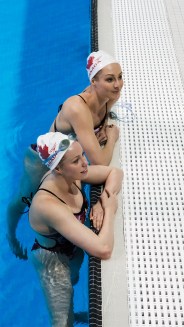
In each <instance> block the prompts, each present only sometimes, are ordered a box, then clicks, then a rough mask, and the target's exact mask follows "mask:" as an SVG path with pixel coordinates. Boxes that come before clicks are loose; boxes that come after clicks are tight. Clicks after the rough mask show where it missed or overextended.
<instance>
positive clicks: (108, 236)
mask: <svg viewBox="0 0 184 327" xmlns="http://www.w3.org/2000/svg"><path fill="white" fill-rule="evenodd" d="M114 216H115V213H114V212H113V211H112V210H111V209H110V208H108V209H105V214H104V220H103V225H102V228H101V230H100V232H99V234H98V237H99V239H100V241H101V242H102V244H103V245H104V246H106V247H107V259H108V258H109V257H110V256H111V253H112V250H113V245H114Z"/></svg>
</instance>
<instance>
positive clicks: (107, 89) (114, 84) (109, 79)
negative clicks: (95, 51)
mask: <svg viewBox="0 0 184 327" xmlns="http://www.w3.org/2000/svg"><path fill="white" fill-rule="evenodd" d="M93 84H94V85H95V86H96V90H97V92H98V94H99V95H100V96H101V97H104V98H108V100H112V101H117V100H118V99H119V97H120V92H121V89H122V87H123V78H122V70H121V66H120V65H119V64H116V63H113V64H109V65H107V66H105V67H104V68H103V69H101V70H100V71H99V72H98V73H97V74H96V76H95V78H94V81H93Z"/></svg>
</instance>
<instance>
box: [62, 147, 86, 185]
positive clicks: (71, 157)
mask: <svg viewBox="0 0 184 327" xmlns="http://www.w3.org/2000/svg"><path fill="white" fill-rule="evenodd" d="M59 166H60V169H61V170H62V174H63V176H64V177H67V178H69V179H74V180H83V179H84V178H85V177H86V175H87V173H88V164H87V160H86V158H85V156H84V152H83V149H82V147H81V145H80V144H79V142H77V141H75V142H74V143H72V145H71V146H70V148H69V149H68V151H67V152H66V154H65V155H64V157H63V160H62V162H61V164H60V165H59Z"/></svg>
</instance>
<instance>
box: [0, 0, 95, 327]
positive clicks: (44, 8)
mask: <svg viewBox="0 0 184 327" xmlns="http://www.w3.org/2000/svg"><path fill="white" fill-rule="evenodd" d="M0 21H1V34H0V49H1V51H0V104H1V110H0V124H1V128H0V137H1V142H0V153H1V160H0V171H1V176H0V185H1V197H0V198H1V203H0V210H1V219H0V228H1V233H0V245H1V256H0V280H1V293H0V325H1V326H3V327H6V326H7V327H9V326H11V327H14V326H15V327H25V326H27V327H29V326H36V327H39V326H40V327H41V326H45V327H47V326H49V322H48V313H47V309H46V307H45V302H44V298H43V295H42V291H41V288H40V286H39V283H38V279H37V275H36V272H35V271H34V268H33V267H32V265H31V263H30V262H29V261H22V260H19V259H16V258H15V256H14V255H13V254H12V253H11V251H10V249H9V246H8V243H7V241H6V208H7V204H8V202H9V201H10V199H11V197H12V196H13V194H14V193H15V192H16V188H17V185H18V181H19V178H20V175H21V171H22V160H23V156H24V151H25V149H26V148H27V146H28V145H29V144H30V143H34V142H35V140H36V138H37V136H38V135H39V134H42V133H44V132H47V131H48V129H49V127H50V124H51V122H52V121H53V119H54V117H55V116H56V113H57V107H58V105H59V104H60V103H62V102H63V101H64V100H65V99H66V98H67V97H68V96H70V95H73V94H77V93H78V92H80V91H81V90H82V89H83V88H85V87H86V86H87V84H88V78H87V73H86V70H85V65H86V58H87V56H88V54H89V52H90V1H89V0H85V1H84V0H75V1H74V0H72V1H70V2H69V1H66V0H62V1H60V0H52V1H49V0H45V1H43V0H40V1H36V0H31V1H28V0H19V1H12V0H1V1H0ZM18 237H19V238H20V239H21V241H22V243H23V244H24V246H26V247H28V248H30V246H31V244H32V242H33V239H34V234H33V232H32V231H31V230H30V228H29V224H28V219H27V215H24V216H23V217H22V220H21V223H20V224H19V228H18ZM80 275H81V276H82V278H81V280H82V282H80V283H82V285H81V284H79V285H77V286H76V289H75V293H76V295H75V311H76V312H78V311H87V310H88V294H87V284H88V277H87V258H85V262H84V264H83V266H82V269H81V271H80ZM77 326H80V324H77Z"/></svg>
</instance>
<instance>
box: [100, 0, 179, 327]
mask: <svg viewBox="0 0 184 327" xmlns="http://www.w3.org/2000/svg"><path fill="white" fill-rule="evenodd" d="M147 1H149V4H150V7H151V8H154V6H153V7H152V6H151V5H152V4H154V1H155V0H147ZM117 2H118V1H117ZM139 2H141V0H136V3H139ZM114 3H116V2H115V1H114ZM132 3H133V1H132ZM163 4H164V10H165V13H166V16H167V20H168V23H169V28H170V35H171V37H172V42H173V46H174V51H175V57H176V59H177V63H178V68H179V72H180V77H181V80H182V82H184V1H183V0H163ZM111 15H112V9H111V0H98V26H99V48H100V49H103V50H105V51H107V52H109V53H112V54H114V46H113V44H114V41H115V40H114V36H113V33H112V17H111ZM167 35H168V34H166V37H167ZM170 35H169V37H170ZM169 60H171V59H169ZM173 76H174V74H173ZM177 78H178V76H177ZM171 82H172V81H171ZM174 82H175V81H174ZM173 84H175V83H173ZM176 84H177V83H176ZM183 85H184V83H183ZM173 94H174V93H173ZM148 100H149V99H148ZM173 105H175V103H173ZM176 106H177V103H176ZM178 109H179V108H178ZM180 109H181V108H180ZM168 115H170V112H169V111H168ZM165 123H166V124H167V122H165ZM156 126H157V125H156ZM166 132H167V129H166ZM175 132H177V129H176V131H175ZM141 133H142V132H141ZM172 133H173V129H172ZM141 135H143V133H142V134H141ZM173 135H174V134H173ZM166 136H167V138H169V137H170V133H169V134H167V133H166ZM143 137H144V135H143ZM158 137H159V133H158ZM158 145H159V144H158ZM160 145H162V144H160ZM114 160H115V161H116V160H117V161H118V152H117V151H115V157H114ZM118 214H120V215H121V213H118ZM118 219H119V217H118ZM166 224H167V222H166ZM118 232H119V231H116V233H118ZM117 235H118V234H117ZM117 235H116V236H117ZM117 237H119V236H117ZM122 250H123V248H122ZM115 253H118V251H117V252H115ZM123 255H124V258H123V260H122V262H121V264H125V254H124V252H123ZM115 259H116V257H115ZM121 259H122V258H121ZM117 264H118V260H117V262H116V260H114V259H113V260H112V261H111V262H109V267H108V265H107V266H106V265H103V264H102V274H103V275H102V279H104V282H103V285H104V287H105V288H107V285H108V283H109V285H111V286H112V281H111V278H110V277H109V276H110V275H109V271H111V270H112V272H113V270H114V269H116V268H117ZM124 268H125V267H123V269H122V271H119V272H118V275H117V280H116V285H115V286H116V288H117V287H118V283H119V285H120V288H122V285H123V287H124V292H122V298H121V301H119V299H118V297H119V295H118V297H117V298H115V299H113V298H108V296H109V294H108V291H107V290H106V289H105V291H104V296H105V305H106V307H105V308H103V314H104V319H103V320H104V321H105V324H104V325H103V326H104V327H111V326H112V324H111V323H112V322H111V318H112V316H113V315H115V314H117V315H119V317H118V316H116V320H115V324H113V326H114V327H127V325H128V324H127V317H128V316H129V313H128V309H127V306H126V305H125V306H124V308H123V311H122V314H121V312H120V310H119V305H120V306H121V305H122V301H124V303H125V302H126V299H127V288H126V283H125V282H126V278H125V277H126V276H124V274H125V271H124ZM106 270H107V273H106ZM122 274H123V276H122ZM113 277H114V276H113ZM121 281H123V283H121ZM166 287H167V285H166ZM115 292H116V290H115ZM112 294H113V291H112V287H111V295H112ZM109 312H111V313H112V314H111V313H109ZM171 314H172V312H171ZM110 317H111V318H110ZM108 320H109V321H108ZM178 321H179V320H178ZM118 322H119V323H118ZM176 322H177V319H176ZM136 326H137V325H136ZM139 326H141V325H139ZM151 326H153V322H151ZM164 326H166V325H164ZM173 326H174V325H173ZM133 327H135V326H133ZM145 327H147V326H145ZM159 327H160V326H159Z"/></svg>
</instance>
